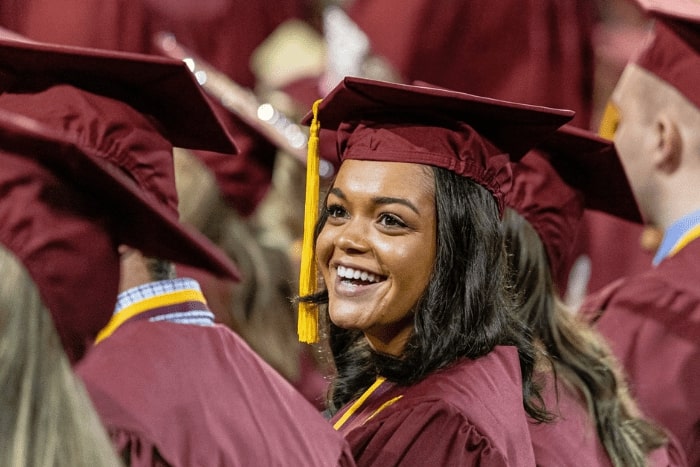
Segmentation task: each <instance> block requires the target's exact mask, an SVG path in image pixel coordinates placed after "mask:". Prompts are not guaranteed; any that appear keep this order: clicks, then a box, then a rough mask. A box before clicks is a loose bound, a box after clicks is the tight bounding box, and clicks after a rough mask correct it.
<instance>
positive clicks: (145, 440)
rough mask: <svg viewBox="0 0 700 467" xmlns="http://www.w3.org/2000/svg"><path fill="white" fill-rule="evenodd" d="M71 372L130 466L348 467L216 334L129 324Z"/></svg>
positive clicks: (260, 372) (287, 392)
mask: <svg viewBox="0 0 700 467" xmlns="http://www.w3.org/2000/svg"><path fill="white" fill-rule="evenodd" d="M172 308H173V307H172V306H171V307H165V309H163V310H162V312H163V313H166V312H168V311H172ZM149 316H150V317H152V316H155V315H154V314H153V312H152V311H150V312H149ZM76 372H77V374H78V375H79V376H80V377H81V378H82V380H83V382H84V383H85V386H86V388H87V390H88V393H89V395H90V397H91V399H92V401H93V403H94V405H95V408H96V409H97V412H98V413H99V415H100V417H101V419H102V421H103V423H104V425H105V427H106V428H107V431H108V432H109V434H110V435H111V437H112V440H113V442H114V443H115V445H116V447H117V449H118V450H119V452H120V453H122V454H125V455H126V456H128V457H129V458H130V465H131V466H152V465H171V466H182V467H189V466H207V467H209V466H211V467H215V466H238V465H240V466H257V465H261V466H262V465H269V466H273V465H300V466H301V465H303V466H314V465H315V466H324V467H325V466H332V465H354V461H353V459H352V454H351V453H350V450H349V448H348V446H347V443H346V442H345V440H344V439H343V438H342V436H341V435H340V434H339V433H337V432H336V431H334V430H333V429H332V427H331V426H330V425H329V424H328V422H327V421H326V420H325V419H324V418H323V417H322V416H321V415H320V413H319V412H318V411H317V410H316V409H315V408H314V407H313V406H312V405H311V404H310V403H309V402H307V401H306V400H305V399H304V398H303V397H302V396H301V395H300V394H299V393H298V392H297V391H296V390H295V389H294V388H293V387H292V386H291V385H290V384H289V383H288V382H287V381H286V380H284V379H283V378H282V377H281V376H280V375H279V374H278V373H277V372H275V371H274V370H273V369H272V368H271V367H270V366H269V365H267V364H266V363H265V362H264V361H263V360H262V359H261V358H260V357H258V356H257V355H256V354H255V353H254V352H253V351H252V350H251V349H250V347H249V346H248V345H247V344H246V343H245V342H244V341H243V340H242V339H241V338H240V337H239V336H237V335H236V334H235V333H234V332H232V331H231V330H230V329H228V328H226V327H224V326H222V325H212V326H197V325H188V324H180V323H173V322H167V321H161V322H150V321H148V320H147V319H140V320H138V319H136V320H131V321H127V322H126V323H124V324H122V325H121V326H120V327H119V328H117V329H116V331H115V332H114V333H113V334H112V335H111V336H110V337H108V338H107V339H105V340H104V341H102V342H100V343H99V344H98V345H97V346H95V347H94V348H93V349H92V350H91V351H90V352H88V354H87V356H86V357H85V358H84V359H83V360H82V361H81V362H80V364H79V365H78V366H77V367H76Z"/></svg>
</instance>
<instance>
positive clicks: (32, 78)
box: [0, 36, 236, 154]
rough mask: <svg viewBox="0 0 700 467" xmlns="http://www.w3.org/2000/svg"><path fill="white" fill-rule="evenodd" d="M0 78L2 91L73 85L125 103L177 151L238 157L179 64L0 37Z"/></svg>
mask: <svg viewBox="0 0 700 467" xmlns="http://www.w3.org/2000/svg"><path fill="white" fill-rule="evenodd" d="M0 77H1V79H0V91H2V92H20V91H21V92H32V90H36V89H42V88H46V87H48V86H50V85H51V84H71V85H73V86H75V87H77V88H80V89H82V90H85V91H88V92H92V93H94V94H99V95H102V96H107V97H111V98H113V99H116V100H119V101H122V102H125V103H127V104H129V105H130V106H131V107H133V108H134V109H136V110H138V111H139V112H140V113H142V114H144V115H146V116H147V117H148V118H149V119H151V121H152V123H153V124H154V125H155V126H156V127H157V128H158V130H159V131H161V132H162V133H163V134H164V135H165V137H166V138H168V139H169V140H170V141H171V142H172V144H173V145H175V146H179V147H183V148H189V149H204V150H209V151H216V152H221V153H227V154H235V153H236V146H235V143H234V142H233V139H232V138H231V136H230V135H229V134H228V132H227V131H226V129H225V128H224V126H223V125H222V123H221V121H220V120H219V117H218V116H217V115H216V113H215V112H214V111H213V109H212V107H211V105H210V104H209V102H208V101H207V98H206V97H205V96H204V94H203V93H202V90H201V88H200V86H199V85H198V84H197V82H196V80H195V78H194V76H192V73H190V71H189V69H188V68H187V65H185V64H184V63H183V62H182V61H180V60H174V59H169V58H163V57H159V56H151V55H142V54H134V53H127V52H116V51H111V50H103V49H91V48H84V47H70V46H64V45H55V44H46V43H42V42H34V41H22V40H12V39H10V38H6V37H2V36H0Z"/></svg>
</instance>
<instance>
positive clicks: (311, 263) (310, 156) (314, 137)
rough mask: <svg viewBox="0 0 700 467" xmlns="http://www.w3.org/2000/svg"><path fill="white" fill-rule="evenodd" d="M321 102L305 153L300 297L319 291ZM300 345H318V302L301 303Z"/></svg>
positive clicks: (314, 114) (316, 103)
mask: <svg viewBox="0 0 700 467" xmlns="http://www.w3.org/2000/svg"><path fill="white" fill-rule="evenodd" d="M320 103H321V99H319V100H317V101H316V102H314V105H313V107H312V111H313V120H312V121H311V127H310V129H309V143H308V145H309V146H308V149H307V153H306V202H305V204H304V237H303V240H302V247H301V271H300V272H299V296H300V297H304V296H307V295H311V294H313V293H315V292H316V281H317V277H316V261H315V258H314V228H315V227H316V220H317V218H318V196H319V194H318V192H319V178H318V167H319V155H318V133H319V127H320V125H319V123H318V106H319V104H320ZM297 333H298V334H299V342H305V343H307V344H313V343H316V342H318V306H317V305H316V304H315V303H304V302H300V303H299V318H298V323H297Z"/></svg>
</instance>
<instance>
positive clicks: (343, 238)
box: [336, 218, 369, 254]
mask: <svg viewBox="0 0 700 467" xmlns="http://www.w3.org/2000/svg"><path fill="white" fill-rule="evenodd" d="M336 245H337V247H338V248H340V249H341V250H343V251H345V252H346V253H350V254H360V253H363V252H365V251H367V250H368V249H369V242H368V236H367V227H366V222H365V221H363V220H362V219H357V218H355V219H352V220H351V221H350V222H348V223H347V224H345V226H344V227H343V229H342V230H341V232H340V234H339V235H338V238H337V239H336Z"/></svg>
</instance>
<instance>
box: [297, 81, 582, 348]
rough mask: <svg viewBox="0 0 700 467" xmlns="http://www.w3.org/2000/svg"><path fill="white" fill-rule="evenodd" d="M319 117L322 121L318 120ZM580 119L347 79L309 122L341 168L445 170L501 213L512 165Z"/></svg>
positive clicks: (307, 264) (308, 264) (307, 241)
mask: <svg viewBox="0 0 700 467" xmlns="http://www.w3.org/2000/svg"><path fill="white" fill-rule="evenodd" d="M312 115H313V116H315V117H316V118H314V119H313V120H312ZM573 115H574V112H573V111H569V110H561V109H550V108H546V107H539V106H532V105H526V104H519V103H513V102H507V101H501V100H496V99H490V98H486V97H480V96H474V95H471V94H465V93H462V92H457V91H452V90H447V89H443V88H436V87H432V86H417V85H406V84H396V83H389V82H384V81H375V80H369V79H364V78H352V77H346V78H345V79H344V80H343V81H342V82H341V83H340V84H339V85H338V86H336V88H335V89H333V90H332V91H331V92H330V93H329V94H328V95H327V96H326V97H325V98H324V99H323V100H322V101H320V103H318V104H315V106H314V111H313V112H312V114H309V115H307V116H306V117H305V118H304V119H303V122H305V123H308V122H309V121H311V137H310V139H309V148H310V153H311V147H312V142H313V145H315V144H317V141H318V138H317V137H316V136H315V135H314V132H315V131H317V129H318V128H319V127H320V128H323V129H326V130H332V131H336V132H337V147H338V156H339V158H340V159H341V161H342V160H345V159H359V160H371V161H390V162H410V163H418V164H426V165H431V166H436V167H442V168H445V169H448V170H451V171H453V172H455V173H457V174H459V175H461V176H464V177H467V178H470V179H472V180H474V181H475V182H476V183H478V184H480V185H482V186H483V187H485V188H486V189H488V190H489V191H490V192H491V193H492V194H493V195H494V197H495V199H496V201H497V202H498V204H499V209H501V211H502V209H503V196H504V193H506V192H507V191H508V190H509V188H510V183H511V166H510V161H511V160H517V159H519V158H521V157H522V156H523V155H524V154H525V153H526V152H527V151H529V150H530V149H532V148H533V147H535V146H536V145H537V144H539V143H540V142H541V141H542V140H543V139H545V138H546V137H547V136H548V135H550V134H551V133H553V132H554V131H555V130H556V129H557V128H558V127H560V126H561V125H563V124H564V123H566V122H567V121H569V120H571V118H572V117H573ZM311 159H312V156H311V155H310V161H309V162H308V163H307V170H308V169H309V168H310V167H312V166H313V165H314V164H313V163H312V162H311ZM316 164H317V162H316ZM313 179H317V176H316V174H314V173H312V172H307V205H306V212H305V215H306V217H305V231H304V239H303V242H304V245H303V249H304V251H303V252H302V272H301V275H300V295H302V296H304V295H306V294H309V293H311V292H312V291H313V285H314V284H315V273H314V271H313V268H314V265H313V224H314V223H315V215H314V214H315V212H316V210H317V204H318V195H317V194H315V195H314V194H313V192H315V191H317V190H316V189H315V188H314V187H313V185H312V184H313V183H314V182H313ZM309 200H311V201H309ZM309 218H311V219H312V221H311V222H308V219H309ZM307 229H308V230H307ZM309 272H311V274H309ZM307 286H308V287H307ZM305 305H306V304H304V303H302V307H301V308H300V319H301V322H300V329H299V332H300V339H301V340H302V341H305V336H306V335H307V334H306V333H307V332H311V333H312V334H313V331H312V328H313V327H314V326H315V323H312V325H311V326H309V327H308V328H307V325H306V322H305V321H304V320H305V319H306V318H305V316H307V315H305V312H306V311H307V310H305ZM311 321H313V318H312V320H311ZM302 336H303V337H302ZM314 338H315V337H313V336H312V337H311V338H310V340H311V341H313V339H314Z"/></svg>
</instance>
